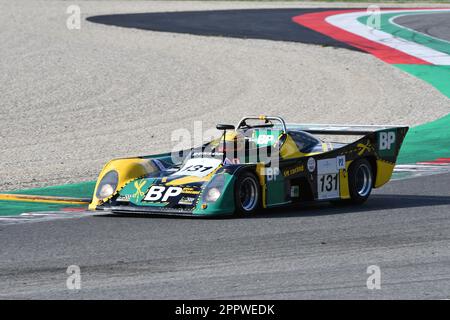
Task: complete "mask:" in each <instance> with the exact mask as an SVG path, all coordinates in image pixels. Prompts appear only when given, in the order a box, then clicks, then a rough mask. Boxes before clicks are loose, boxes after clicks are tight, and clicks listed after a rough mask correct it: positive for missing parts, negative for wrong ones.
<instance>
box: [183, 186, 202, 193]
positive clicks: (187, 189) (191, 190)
mask: <svg viewBox="0 0 450 320" xmlns="http://www.w3.org/2000/svg"><path fill="white" fill-rule="evenodd" d="M182 193H183V194H200V190H195V189H194V188H192V187H184V188H183V191H182Z"/></svg>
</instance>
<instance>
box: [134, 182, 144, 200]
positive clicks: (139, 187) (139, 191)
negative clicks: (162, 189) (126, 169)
mask: <svg viewBox="0 0 450 320" xmlns="http://www.w3.org/2000/svg"><path fill="white" fill-rule="evenodd" d="M146 183H147V181H146V180H140V181H139V180H138V181H135V182H134V187H135V188H136V192H135V193H134V194H133V198H135V199H136V200H137V199H138V198H139V197H143V196H144V192H143V191H142V188H143V187H144V186H145V184H146Z"/></svg>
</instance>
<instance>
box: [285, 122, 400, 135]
mask: <svg viewBox="0 0 450 320" xmlns="http://www.w3.org/2000/svg"><path fill="white" fill-rule="evenodd" d="M407 127H408V126H405V125H394V126H392V125H353V124H348V125H347V124H306V123H305V124H296V123H288V124H286V128H287V129H288V130H302V131H305V132H309V133H312V134H330V135H351V136H358V135H366V134H369V133H373V132H376V131H381V130H389V129H395V128H407Z"/></svg>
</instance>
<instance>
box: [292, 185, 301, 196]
mask: <svg viewBox="0 0 450 320" xmlns="http://www.w3.org/2000/svg"><path fill="white" fill-rule="evenodd" d="M299 196H300V187H299V186H291V198H298V197H299Z"/></svg>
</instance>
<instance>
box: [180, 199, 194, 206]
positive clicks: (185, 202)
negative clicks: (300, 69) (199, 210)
mask: <svg viewBox="0 0 450 320" xmlns="http://www.w3.org/2000/svg"><path fill="white" fill-rule="evenodd" d="M194 201H195V198H194V197H182V198H181V199H180V201H178V204H183V205H192V204H193V203H194Z"/></svg>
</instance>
